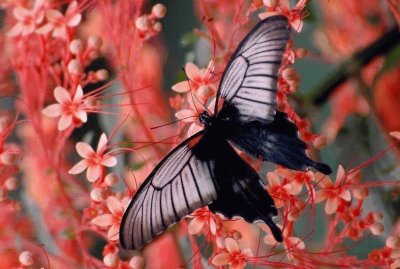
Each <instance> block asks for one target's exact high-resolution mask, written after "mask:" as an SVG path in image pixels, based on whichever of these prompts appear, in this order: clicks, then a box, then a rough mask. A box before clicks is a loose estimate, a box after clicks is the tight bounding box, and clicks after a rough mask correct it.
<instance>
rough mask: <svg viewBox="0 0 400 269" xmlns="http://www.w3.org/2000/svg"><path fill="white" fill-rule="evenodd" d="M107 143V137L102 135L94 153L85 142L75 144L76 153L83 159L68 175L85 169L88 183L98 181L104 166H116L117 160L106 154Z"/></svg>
mask: <svg viewBox="0 0 400 269" xmlns="http://www.w3.org/2000/svg"><path fill="white" fill-rule="evenodd" d="M107 143H108V141H107V136H106V134H104V133H103V134H102V135H101V136H100V140H99V144H98V145H97V150H96V152H95V151H94V150H93V148H92V147H91V146H90V145H89V144H87V143H85V142H79V143H77V144H76V151H77V152H78V154H79V156H81V157H82V158H84V159H83V160H81V161H80V162H79V163H77V164H76V165H75V166H74V167H72V168H71V169H70V170H69V171H68V173H70V174H79V173H82V172H83V171H84V170H85V169H86V168H87V173H86V177H87V179H88V180H89V181H90V182H94V181H96V180H97V179H99V177H100V176H101V174H103V172H104V171H103V169H104V166H106V167H113V166H115V165H116V164H117V159H116V158H115V157H114V156H112V155H111V154H110V153H106V149H107Z"/></svg>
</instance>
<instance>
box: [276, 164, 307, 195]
mask: <svg viewBox="0 0 400 269" xmlns="http://www.w3.org/2000/svg"><path fill="white" fill-rule="evenodd" d="M276 173H277V174H278V175H280V176H281V177H284V178H287V179H288V180H289V181H290V184H291V185H292V190H291V193H292V194H293V195H297V194H299V193H300V192H301V191H302V189H303V186H304V184H307V185H311V181H312V180H314V173H313V172H311V171H307V172H300V171H293V170H289V169H286V168H283V167H279V168H278V169H276Z"/></svg>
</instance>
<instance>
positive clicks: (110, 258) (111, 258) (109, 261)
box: [103, 253, 119, 267]
mask: <svg viewBox="0 0 400 269" xmlns="http://www.w3.org/2000/svg"><path fill="white" fill-rule="evenodd" d="M118 261H119V258H118V255H117V254H115V253H108V254H107V255H106V256H104V258H103V262H104V264H105V265H106V266H108V267H115V266H117V265H118Z"/></svg>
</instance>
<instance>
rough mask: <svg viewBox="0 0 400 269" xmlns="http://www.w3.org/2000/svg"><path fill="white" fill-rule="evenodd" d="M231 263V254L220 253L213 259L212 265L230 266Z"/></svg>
mask: <svg viewBox="0 0 400 269" xmlns="http://www.w3.org/2000/svg"><path fill="white" fill-rule="evenodd" d="M230 261H231V255H230V254H229V253H220V254H217V255H216V256H215V257H214V258H213V260H212V264H214V265H217V266H222V265H227V264H229V263H230Z"/></svg>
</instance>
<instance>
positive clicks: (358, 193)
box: [353, 188, 369, 200]
mask: <svg viewBox="0 0 400 269" xmlns="http://www.w3.org/2000/svg"><path fill="white" fill-rule="evenodd" d="M368 193H369V192H368V189H367V188H362V189H356V190H353V196H354V197H355V198H356V199H358V200H364V199H365V198H366V197H367V196H368Z"/></svg>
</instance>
